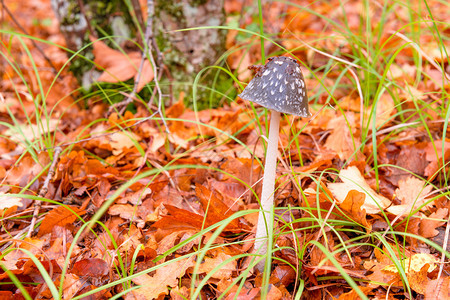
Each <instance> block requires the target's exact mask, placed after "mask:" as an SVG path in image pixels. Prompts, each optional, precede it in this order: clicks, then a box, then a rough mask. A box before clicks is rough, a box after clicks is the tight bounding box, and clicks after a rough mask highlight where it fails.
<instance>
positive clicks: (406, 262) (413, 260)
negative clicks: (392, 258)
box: [383, 253, 439, 274]
mask: <svg viewBox="0 0 450 300" xmlns="http://www.w3.org/2000/svg"><path fill="white" fill-rule="evenodd" d="M401 262H402V265H403V266H404V267H405V273H406V274H408V273H410V272H415V273H417V272H420V270H421V269H422V267H423V266H425V265H426V264H428V270H427V271H428V273H430V272H432V271H433V270H434V269H436V264H438V263H439V260H437V259H436V258H435V257H434V256H433V255H431V254H427V253H418V254H413V255H412V256H411V257H408V258H405V259H403V260H401ZM383 270H384V271H389V272H392V273H398V270H397V267H396V266H395V265H394V264H390V265H387V266H386V267H384V268H383Z"/></svg>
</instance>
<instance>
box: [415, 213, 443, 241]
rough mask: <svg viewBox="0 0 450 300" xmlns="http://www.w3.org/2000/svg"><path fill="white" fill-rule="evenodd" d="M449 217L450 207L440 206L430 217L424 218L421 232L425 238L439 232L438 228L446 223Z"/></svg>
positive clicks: (420, 228) (421, 222)
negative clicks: (449, 210)
mask: <svg viewBox="0 0 450 300" xmlns="http://www.w3.org/2000/svg"><path fill="white" fill-rule="evenodd" d="M447 217H448V208H442V207H441V208H438V209H437V210H436V211H435V212H434V213H432V214H431V215H430V216H429V217H428V218H424V219H422V220H421V221H420V225H419V234H420V235H421V236H423V237H424V238H432V237H435V236H437V235H438V234H439V231H438V230H436V228H438V227H440V226H442V225H444V224H445V223H446V222H445V219H447ZM440 220H442V221H440Z"/></svg>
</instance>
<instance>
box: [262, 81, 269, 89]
mask: <svg viewBox="0 0 450 300" xmlns="http://www.w3.org/2000/svg"><path fill="white" fill-rule="evenodd" d="M268 84H269V83H268V82H267V81H266V82H264V83H263V89H265V88H266V86H267V85H268Z"/></svg>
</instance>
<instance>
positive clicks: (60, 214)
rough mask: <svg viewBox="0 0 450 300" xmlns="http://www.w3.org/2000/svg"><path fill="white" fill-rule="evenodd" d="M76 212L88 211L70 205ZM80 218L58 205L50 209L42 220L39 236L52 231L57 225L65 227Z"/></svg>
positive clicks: (82, 213) (80, 213)
mask: <svg viewBox="0 0 450 300" xmlns="http://www.w3.org/2000/svg"><path fill="white" fill-rule="evenodd" d="M69 207H70V209H72V210H73V211H74V212H75V213H76V214H78V215H80V216H81V215H84V214H85V213H86V211H84V210H82V209H79V208H78V207H77V206H69ZM77 219H78V217H77V216H76V215H75V214H74V213H73V212H71V211H70V210H69V209H67V208H66V207H64V206H58V207H57V208H55V209H53V210H52V211H50V212H49V213H48V214H47V215H46V216H45V218H44V220H42V224H41V227H40V228H39V233H38V236H39V237H41V236H43V235H44V234H47V233H50V232H52V230H53V227H55V226H61V227H65V226H66V225H68V224H72V223H73V222H75V221H76V220H77Z"/></svg>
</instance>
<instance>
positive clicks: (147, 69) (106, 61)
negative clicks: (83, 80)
mask: <svg viewBox="0 0 450 300" xmlns="http://www.w3.org/2000/svg"><path fill="white" fill-rule="evenodd" d="M93 46H94V50H93V51H92V53H93V54H94V56H95V59H94V62H95V63H96V64H98V65H99V66H100V67H102V68H104V69H105V71H104V72H103V73H102V74H101V75H100V77H99V78H98V80H99V81H104V82H111V83H116V82H121V81H126V80H128V79H130V78H133V77H135V80H136V77H137V75H138V74H137V72H138V70H139V64H140V62H141V54H140V53H138V52H131V53H128V54H123V53H122V52H120V51H117V50H113V49H111V48H109V47H108V46H106V44H105V43H104V42H102V41H98V40H97V41H95V42H94V43H93ZM153 78H154V72H153V68H152V66H151V64H150V62H149V61H148V59H146V60H145V61H144V65H143V68H142V73H141V76H140V80H139V84H138V86H137V91H138V92H139V91H140V90H141V89H142V88H143V87H144V86H145V85H146V84H147V83H149V82H151V81H152V80H153Z"/></svg>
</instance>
